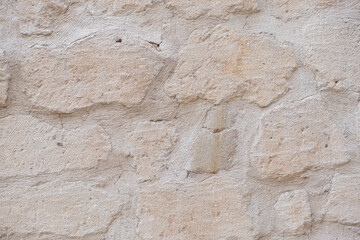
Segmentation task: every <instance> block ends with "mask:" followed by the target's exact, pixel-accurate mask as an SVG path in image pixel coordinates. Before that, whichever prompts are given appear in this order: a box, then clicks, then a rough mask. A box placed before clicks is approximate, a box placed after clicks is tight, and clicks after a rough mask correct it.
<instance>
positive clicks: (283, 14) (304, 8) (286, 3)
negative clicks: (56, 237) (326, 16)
mask: <svg viewBox="0 0 360 240" xmlns="http://www.w3.org/2000/svg"><path fill="white" fill-rule="evenodd" d="M342 1H344V0H266V2H267V3H268V4H270V6H272V8H273V12H272V13H273V15H274V16H275V17H277V18H281V19H283V20H285V21H288V20H292V19H296V18H300V17H304V16H308V15H311V14H313V13H314V12H315V11H317V10H323V9H326V8H328V7H331V6H334V5H336V4H337V3H340V2H342Z"/></svg>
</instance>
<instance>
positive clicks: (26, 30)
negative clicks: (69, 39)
mask: <svg viewBox="0 0 360 240" xmlns="http://www.w3.org/2000/svg"><path fill="white" fill-rule="evenodd" d="M69 5H70V0H19V1H17V5H16V11H17V15H18V17H19V18H20V22H19V29H20V33H21V34H23V35H50V34H51V33H52V32H53V28H54V27H55V22H56V19H57V17H59V16H61V15H63V14H64V13H65V12H66V11H67V9H68V7H69Z"/></svg>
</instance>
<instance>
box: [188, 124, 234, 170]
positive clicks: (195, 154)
mask: <svg viewBox="0 0 360 240" xmlns="http://www.w3.org/2000/svg"><path fill="white" fill-rule="evenodd" d="M236 138H237V132H236V130H224V131H222V132H220V133H212V132H210V131H208V130H206V129H204V130H202V131H201V133H200V135H199V136H198V137H197V138H196V140H195V142H194V145H193V149H192V157H191V161H190V164H189V167H188V169H187V170H188V171H191V172H198V173H216V172H217V171H218V170H221V169H229V168H230V167H231V163H232V156H233V155H234V153H235V150H236V146H237V144H236V142H237V141H236Z"/></svg>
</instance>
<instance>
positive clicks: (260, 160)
mask: <svg viewBox="0 0 360 240" xmlns="http://www.w3.org/2000/svg"><path fill="white" fill-rule="evenodd" d="M260 121H261V122H260V129H259V134H258V136H257V138H256V140H255V142H254V145H253V147H252V150H251V159H252V160H251V163H252V166H253V167H254V168H255V169H256V170H257V171H258V172H259V173H260V174H261V176H262V177H271V178H278V179H284V178H288V177H294V176H297V175H299V174H300V173H302V172H304V171H306V170H308V169H312V170H316V169H321V168H331V167H333V166H337V165H340V164H343V163H346V162H348V161H349V159H348V157H347V155H346V154H345V145H344V137H343V135H341V134H340V133H339V132H338V130H337V128H336V125H335V124H334V123H333V122H332V120H331V118H330V115H329V113H328V111H327V110H326V106H325V104H324V102H323V101H322V100H321V99H320V98H317V97H308V98H306V99H304V100H302V101H299V102H293V103H283V104H281V105H280V106H278V107H275V108H274V109H272V110H270V111H268V112H266V113H265V114H264V115H263V116H262V117H261V120H260Z"/></svg>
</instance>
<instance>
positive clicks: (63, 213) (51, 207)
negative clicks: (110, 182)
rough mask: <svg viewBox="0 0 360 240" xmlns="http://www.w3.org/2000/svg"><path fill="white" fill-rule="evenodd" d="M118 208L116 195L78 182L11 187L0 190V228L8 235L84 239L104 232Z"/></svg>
mask: <svg viewBox="0 0 360 240" xmlns="http://www.w3.org/2000/svg"><path fill="white" fill-rule="evenodd" d="M122 205H123V203H122V201H121V198H119V196H116V195H112V194H107V193H106V192H104V191H102V190H99V189H95V188H91V187H88V186H86V185H85V184H83V185H82V184H79V183H77V184H76V183H66V184H59V183H56V184H43V185H40V186H38V187H32V188H30V189H27V188H26V187H11V189H10V188H8V189H6V190H4V189H2V190H1V191H0V226H1V227H2V228H6V231H7V233H8V234H9V235H11V234H18V235H23V236H26V234H35V235H36V234H49V235H51V234H54V235H58V236H59V237H60V236H61V239H70V238H71V239H73V238H81V239H86V238H85V236H86V235H89V234H93V233H105V232H106V230H107V228H108V226H109V224H110V223H111V221H112V220H113V218H114V217H115V216H116V214H119V213H121V206H122ZM25 238H26V237H25ZM52 239H54V238H52ZM56 239H58V238H56ZM59 239H60V238H59Z"/></svg>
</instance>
